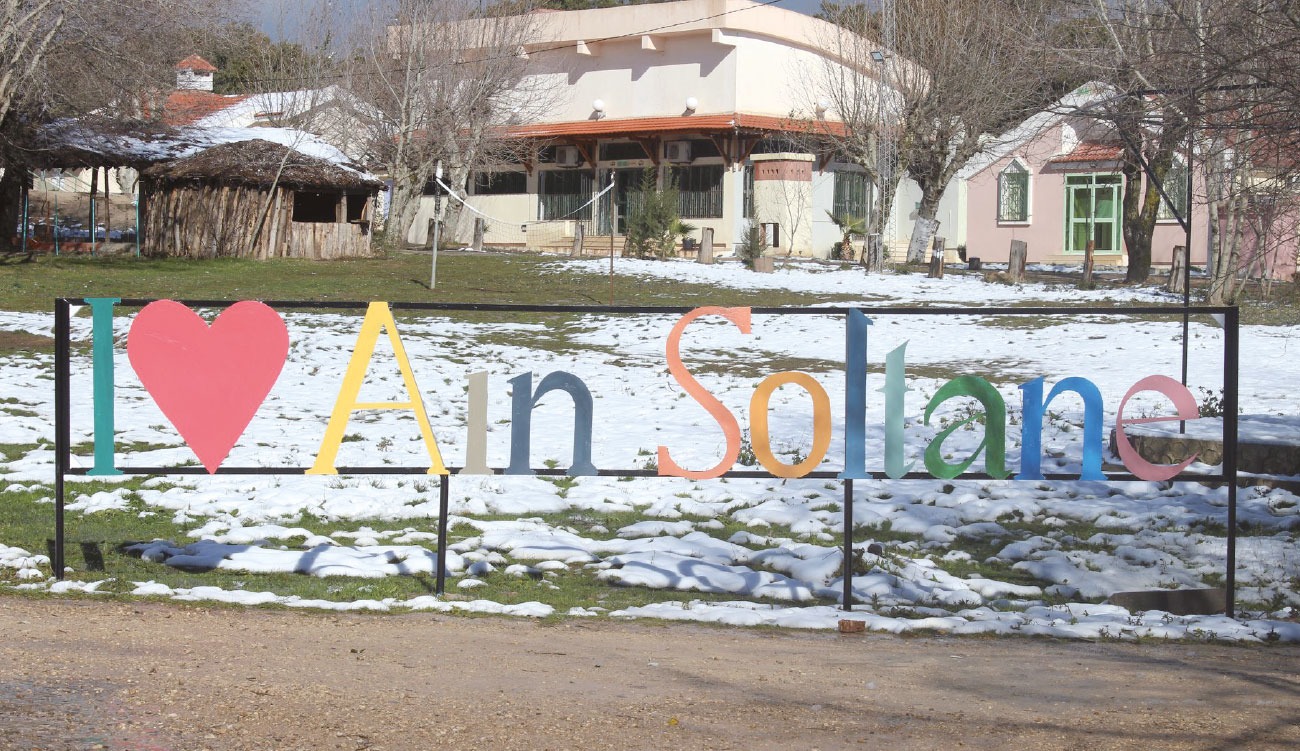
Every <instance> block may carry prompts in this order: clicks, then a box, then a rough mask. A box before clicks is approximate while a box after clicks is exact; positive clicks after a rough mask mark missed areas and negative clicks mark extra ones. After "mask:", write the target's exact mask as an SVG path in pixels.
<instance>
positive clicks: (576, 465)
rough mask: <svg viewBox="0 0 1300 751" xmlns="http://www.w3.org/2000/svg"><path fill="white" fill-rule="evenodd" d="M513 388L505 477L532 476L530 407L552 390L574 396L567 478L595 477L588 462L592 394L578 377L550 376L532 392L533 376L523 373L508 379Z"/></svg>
mask: <svg viewBox="0 0 1300 751" xmlns="http://www.w3.org/2000/svg"><path fill="white" fill-rule="evenodd" d="M510 385H511V386H513V387H514V395H513V397H512V399H513V402H512V404H511V410H510V466H509V467H507V468H506V474H508V475H531V474H533V470H532V469H531V468H530V467H529V466H528V455H529V450H530V449H531V447H532V432H533V407H536V406H537V403H538V402H539V401H541V400H542V397H543V396H545V395H546V394H548V393H549V392H551V391H557V390H558V391H565V392H567V393H568V394H569V396H571V397H573V464H572V465H570V466H569V471H568V475H569V476H570V477H581V476H583V475H594V474H596V466H595V465H594V464H592V463H591V412H592V406H591V391H590V390H588V389H587V384H585V383H583V382H582V379H581V378H578V377H577V376H575V375H573V374H572V373H563V372H555V373H549V374H547V376H546V377H545V378H543V379H542V382H541V384H540V385H539V386H538V387H537V393H536V394H534V393H532V389H533V374H532V373H525V374H523V375H521V376H516V377H514V378H511V379H510Z"/></svg>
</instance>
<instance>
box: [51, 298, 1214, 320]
mask: <svg viewBox="0 0 1300 751" xmlns="http://www.w3.org/2000/svg"><path fill="white" fill-rule="evenodd" d="M60 299H65V300H67V301H68V302H69V303H70V304H73V305H84V304H85V298H60ZM151 302H156V300H152V299H147V298H123V299H122V300H121V301H120V302H118V303H117V306H118V307H124V308H131V307H134V308H140V307H144V306H145V305H148V304H149V303H151ZM177 302H180V303H181V304H183V305H188V306H190V307H199V308H221V307H228V306H230V305H233V304H235V303H236V302H241V301H240V300H178V301H177ZM263 302H264V303H265V304H266V305H269V306H271V307H272V308H286V309H293V308H301V309H321V308H324V309H333V310H365V309H366V308H367V307H368V306H369V305H370V303H368V302H355V301H339V300H322V301H316V302H313V301H310V300H265V301H263ZM388 306H389V308H391V309H392V310H407V311H414V310H430V311H458V312H519V313H610V314H618V315H633V314H642V315H646V314H650V315H656V314H657V315H668V314H682V313H689V312H690V311H692V310H696V309H697V308H698V307H701V306H651V305H632V306H614V305H514V304H508V303H430V302H389V303H388ZM722 307H745V306H722ZM1230 309H1231V308H1229V307H1227V306H1215V305H1200V306H1197V305H1191V306H1186V307H1184V306H1182V305H1129V306H1125V305H1114V306H1109V307H1105V308H1097V307H1084V306H1034V307H1009V306H1003V307H956V306H935V307H907V306H894V305H886V306H879V307H873V306H847V307H846V306H828V307H788V308H780V307H776V308H774V307H755V306H749V310H750V313H752V314H755V315H825V316H838V315H846V314H848V312H849V311H851V310H856V311H859V312H861V313H864V314H867V315H878V316H879V315H890V316H892V315H918V316H932V315H963V316H981V315H998V316H1015V315H1062V316H1066V315H1070V316H1082V315H1097V316H1107V315H1182V314H1183V313H1185V312H1188V313H1193V314H1198V315H1212V314H1226V313H1227V312H1228V311H1229V310H1230Z"/></svg>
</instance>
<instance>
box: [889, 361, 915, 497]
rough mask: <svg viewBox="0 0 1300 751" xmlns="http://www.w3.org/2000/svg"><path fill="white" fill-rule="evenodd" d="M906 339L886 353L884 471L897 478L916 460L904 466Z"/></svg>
mask: <svg viewBox="0 0 1300 751" xmlns="http://www.w3.org/2000/svg"><path fill="white" fill-rule="evenodd" d="M906 370H907V342H903V343H902V344H901V345H899V346H898V347H895V348H894V351H892V352H890V353H889V354H888V355H886V356H885V387H884V388H883V389H881V391H882V392H884V394H885V474H886V475H888V476H889V477H890V479H893V480H897V479H898V478H900V477H902V476H903V475H905V474H907V473H908V472H911V471H912V466H913V465H914V464H916V462H912V463H911V464H908V465H907V466H906V467H905V466H903V409H904V407H903V395H904V394H906V393H907V392H908V391H911V389H909V388H908V387H907V380H906V375H907V373H906Z"/></svg>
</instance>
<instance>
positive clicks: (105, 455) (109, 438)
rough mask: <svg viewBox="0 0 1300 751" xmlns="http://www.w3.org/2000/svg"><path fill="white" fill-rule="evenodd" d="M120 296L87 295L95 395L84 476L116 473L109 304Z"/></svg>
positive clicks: (111, 331) (110, 310)
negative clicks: (91, 448) (91, 460)
mask: <svg viewBox="0 0 1300 751" xmlns="http://www.w3.org/2000/svg"><path fill="white" fill-rule="evenodd" d="M121 301H122V299H121V298H120V297H88V298H86V304H88V305H89V306H90V313H91V329H90V331H91V337H92V341H93V342H94V343H93V345H92V346H91V355H92V358H93V362H94V369H93V378H92V388H93V393H94V397H95V466H94V467H91V469H90V470H89V471H88V472H86V474H88V475H96V476H101V477H103V476H111V475H120V474H122V471H121V470H119V469H118V468H117V467H116V466H115V465H114V463H113V448H114V441H115V435H114V434H115V433H116V432H117V431H116V429H115V425H114V424H113V306H114V305H116V304H117V303H119V302H121Z"/></svg>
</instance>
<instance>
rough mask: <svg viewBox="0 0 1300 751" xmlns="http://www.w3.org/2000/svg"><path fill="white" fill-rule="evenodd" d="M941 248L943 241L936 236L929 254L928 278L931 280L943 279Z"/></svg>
mask: <svg viewBox="0 0 1300 751" xmlns="http://www.w3.org/2000/svg"><path fill="white" fill-rule="evenodd" d="M943 246H944V239H943V238H942V237H939V236H937V235H936V236H935V238H934V246H933V250H931V252H930V273H929V274H928V276H929V277H930V278H931V279H942V278H943Z"/></svg>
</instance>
